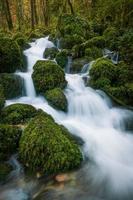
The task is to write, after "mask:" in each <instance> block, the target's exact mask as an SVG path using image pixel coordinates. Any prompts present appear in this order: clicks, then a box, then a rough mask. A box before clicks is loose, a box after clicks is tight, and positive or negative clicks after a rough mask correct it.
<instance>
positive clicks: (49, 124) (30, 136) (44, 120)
mask: <svg viewBox="0 0 133 200" xmlns="http://www.w3.org/2000/svg"><path fill="white" fill-rule="evenodd" d="M19 155H20V158H21V160H22V161H23V163H24V164H25V165H27V166H28V168H29V169H30V170H31V171H33V172H36V171H40V172H42V173H45V174H55V173H58V172H64V171H68V170H72V169H74V168H76V167H78V166H79V165H80V164H81V161H82V154H81V152H80V150H79V148H78V146H77V144H76V143H75V142H74V140H73V138H72V137H71V135H70V134H69V132H68V131H67V130H66V129H65V128H63V127H62V126H59V125H58V124H56V123H55V122H54V121H53V120H51V119H50V118H49V116H48V117H47V115H46V114H45V115H44V116H43V114H42V115H40V116H37V117H35V118H34V119H33V120H32V121H31V122H30V123H29V124H28V126H27V128H26V129H25V130H24V134H23V135H22V137H21V140H20V147H19ZM33 158H34V159H33Z"/></svg>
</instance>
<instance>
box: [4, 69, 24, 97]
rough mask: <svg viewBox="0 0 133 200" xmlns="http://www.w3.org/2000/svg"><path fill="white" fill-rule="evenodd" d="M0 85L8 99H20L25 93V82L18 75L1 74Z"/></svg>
mask: <svg viewBox="0 0 133 200" xmlns="http://www.w3.org/2000/svg"><path fill="white" fill-rule="evenodd" d="M0 84H1V85H2V86H3V89H4V95H5V97H6V99H11V98H15V97H19V96H21V95H22V93H23V80H22V79H21V78H20V77H19V76H17V75H14V74H7V73H1V74H0Z"/></svg>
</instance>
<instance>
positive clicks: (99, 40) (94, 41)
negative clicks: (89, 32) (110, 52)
mask: <svg viewBox="0 0 133 200" xmlns="http://www.w3.org/2000/svg"><path fill="white" fill-rule="evenodd" d="M84 46H85V48H87V47H93V46H95V47H98V48H101V49H102V48H104V47H105V38H104V36H97V37H93V38H91V39H90V40H88V41H86V42H85V43H84Z"/></svg>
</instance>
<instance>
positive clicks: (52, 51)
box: [43, 47, 59, 60]
mask: <svg viewBox="0 0 133 200" xmlns="http://www.w3.org/2000/svg"><path fill="white" fill-rule="evenodd" d="M58 52H59V50H58V49H57V48H56V47H52V48H46V49H45V51H44V54H43V56H44V58H49V59H51V60H53V59H54V58H55V57H56V55H57V53H58Z"/></svg>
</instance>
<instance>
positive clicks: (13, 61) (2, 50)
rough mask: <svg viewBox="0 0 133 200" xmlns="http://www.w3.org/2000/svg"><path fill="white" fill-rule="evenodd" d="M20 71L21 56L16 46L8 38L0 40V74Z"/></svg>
mask: <svg viewBox="0 0 133 200" xmlns="http://www.w3.org/2000/svg"><path fill="white" fill-rule="evenodd" d="M17 69H22V54H21V51H20V48H19V46H18V44H17V43H16V42H15V41H13V40H12V39H10V38H6V37H3V38H2V37H1V38H0V73H3V72H8V73H11V72H15V71H16V70H17Z"/></svg>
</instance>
